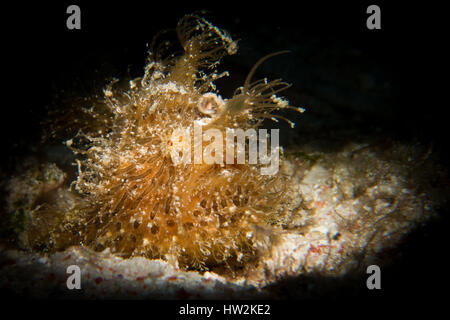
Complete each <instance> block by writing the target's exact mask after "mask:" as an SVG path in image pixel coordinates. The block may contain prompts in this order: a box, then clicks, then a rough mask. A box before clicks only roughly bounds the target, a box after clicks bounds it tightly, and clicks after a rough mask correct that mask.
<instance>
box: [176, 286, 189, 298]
mask: <svg viewBox="0 0 450 320" xmlns="http://www.w3.org/2000/svg"><path fill="white" fill-rule="evenodd" d="M190 296H191V295H190V294H189V293H188V292H187V291H186V290H184V289H183V288H181V289H180V290H178V291H177V294H176V297H177V298H178V299H187V298H189V297H190Z"/></svg>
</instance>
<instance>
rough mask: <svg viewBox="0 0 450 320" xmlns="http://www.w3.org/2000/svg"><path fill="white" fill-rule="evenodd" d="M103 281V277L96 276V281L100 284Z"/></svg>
mask: <svg viewBox="0 0 450 320" xmlns="http://www.w3.org/2000/svg"><path fill="white" fill-rule="evenodd" d="M102 281H103V278H102V277H98V278H95V283H96V284H100V283H101V282H102Z"/></svg>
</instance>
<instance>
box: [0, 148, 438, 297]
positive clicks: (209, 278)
mask: <svg viewBox="0 0 450 320" xmlns="http://www.w3.org/2000/svg"><path fill="white" fill-rule="evenodd" d="M318 150H319V148H317V146H315V145H313V144H311V145H305V146H303V147H302V148H301V149H298V150H296V151H295V152H293V151H291V152H289V153H287V160H286V162H285V163H284V165H283V174H285V175H286V176H289V177H290V178H289V180H288V181H289V185H288V186H287V187H288V188H289V197H288V200H287V201H286V203H285V204H284V210H285V212H286V214H285V215H283V221H278V222H277V223H278V224H279V225H281V226H282V227H281V228H280V230H279V238H278V240H277V241H276V243H274V244H273V247H272V249H271V251H270V252H269V253H268V254H266V255H264V256H261V257H260V258H259V260H258V261H257V262H256V263H255V265H254V267H252V268H247V269H246V270H233V269H232V268H217V269H214V268H213V269H211V270H209V271H207V272H198V271H185V270H181V269H177V267H176V266H173V265H171V264H169V263H168V262H166V261H163V260H150V259H147V258H144V257H133V258H128V259H125V258H122V257H120V256H118V255H115V254H112V253H111V252H110V251H109V249H106V250H105V251H103V252H94V251H92V250H90V249H87V248H84V247H81V246H73V247H70V248H68V249H66V250H65V251H62V252H56V253H36V252H34V253H33V252H28V251H24V250H20V249H18V248H13V247H11V246H10V245H8V244H7V243H3V244H2V248H1V255H0V257H1V260H0V270H1V276H0V287H1V288H3V289H8V290H10V291H12V292H13V293H15V294H17V295H25V296H32V297H41V298H42V297H58V298H60V297H82V298H131V299H133V298H159V299H161V298H162V299H177V298H194V299H195V298H200V299H211V298H231V299H233V298H268V297H276V296H277V295H276V293H277V294H279V292H280V287H283V286H284V287H286V288H289V289H286V290H290V292H289V293H288V296H296V297H302V296H309V295H310V294H311V292H310V290H314V289H312V288H311V289H308V288H305V287H304V286H295V285H292V284H295V282H296V281H298V279H299V278H300V277H302V276H309V275H314V276H315V277H317V276H318V277H340V276H345V275H348V274H352V273H354V272H356V271H358V270H361V269H365V268H366V267H367V266H368V265H370V264H377V265H380V266H384V265H387V264H388V263H389V261H390V260H391V258H393V257H387V258H386V255H384V254H383V253H384V252H386V250H389V249H391V248H395V247H396V246H397V245H398V244H399V243H400V242H401V240H402V239H403V238H404V237H405V236H406V235H407V234H408V233H410V232H411V231H413V230H414V229H416V228H417V227H418V226H420V225H421V224H423V223H424V222H426V221H428V220H429V219H433V216H435V215H436V210H437V209H438V208H439V206H440V205H442V204H443V201H444V200H445V197H444V195H445V192H444V189H443V188H442V184H440V183H439V180H442V179H443V178H444V176H445V172H444V170H443V169H442V168H440V167H439V165H438V164H437V163H436V162H435V161H434V157H433V150H432V149H431V148H429V147H424V146H422V145H420V144H410V145H405V144H401V143H397V142H392V141H390V142H386V141H385V142H382V143H379V142H378V143H374V142H367V143H364V144H356V143H354V144H351V143H349V144H347V145H345V146H344V147H341V148H339V149H337V150H336V149H333V148H330V149H329V150H333V151H328V152H324V151H318ZM64 177H65V173H64V172H63V171H62V170H61V169H59V168H58V167H57V165H55V164H45V165H42V164H38V163H37V162H34V161H30V163H29V165H28V171H25V173H23V174H22V175H18V176H16V177H14V178H12V179H11V180H10V182H9V186H8V188H9V191H10V195H9V200H8V203H9V204H10V207H11V208H12V207H14V204H17V203H21V204H22V207H21V210H25V211H26V210H27V208H26V205H27V203H28V204H30V203H35V200H36V198H38V197H39V196H40V194H42V193H43V192H47V191H48V190H49V189H51V190H52V193H53V194H55V196H56V197H57V198H58V199H60V200H59V201H66V202H67V201H69V202H70V195H69V193H68V192H69V191H68V189H67V188H66V187H64V184H63V181H64ZM25 214H26V215H28V216H29V217H30V218H31V219H33V212H32V211H29V212H25ZM24 232H25V231H24ZM23 237H24V239H23V241H26V239H25V238H26V234H23ZM70 265H77V266H79V267H80V269H81V275H82V276H81V290H68V289H67V285H66V280H67V277H68V274H67V272H66V270H67V267H68V266H70ZM286 279H288V280H289V281H288V283H290V284H289V285H286V283H287V280H286ZM296 279H297V280H296Z"/></svg>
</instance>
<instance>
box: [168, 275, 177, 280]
mask: <svg viewBox="0 0 450 320" xmlns="http://www.w3.org/2000/svg"><path fill="white" fill-rule="evenodd" d="M177 279H178V278H177V276H171V277H169V279H168V280H169V281H175V280H177Z"/></svg>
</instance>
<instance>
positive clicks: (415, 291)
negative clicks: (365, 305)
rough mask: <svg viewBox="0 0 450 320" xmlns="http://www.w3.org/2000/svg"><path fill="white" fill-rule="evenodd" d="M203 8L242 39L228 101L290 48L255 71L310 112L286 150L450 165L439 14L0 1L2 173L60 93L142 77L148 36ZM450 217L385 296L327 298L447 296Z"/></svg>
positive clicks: (354, 7) (328, 4)
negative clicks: (374, 15)
mask: <svg viewBox="0 0 450 320" xmlns="http://www.w3.org/2000/svg"><path fill="white" fill-rule="evenodd" d="M70 4H77V5H79V6H80V8H81V25H82V26H81V30H68V29H67V28H66V19H67V17H68V14H66V8H67V7H68V6H69V5H70ZM370 4H377V5H379V6H380V8H381V25H382V29H381V30H368V29H367V28H366V19H367V17H368V15H367V14H366V8H367V6H368V5H370ZM199 10H206V11H207V13H206V14H205V15H204V16H205V17H207V18H208V19H209V20H210V21H211V22H212V23H214V24H215V25H217V26H219V27H221V28H223V29H225V30H227V31H228V32H230V34H231V36H232V37H233V38H234V39H241V40H240V42H239V45H240V50H239V51H238V54H237V55H235V56H232V57H226V58H225V59H224V60H223V63H222V64H221V68H223V69H225V70H230V74H231V77H230V78H228V79H224V80H221V81H220V82H218V86H219V89H221V93H222V94H223V95H224V96H225V97H229V96H230V94H232V92H233V90H234V89H235V88H236V87H237V86H240V85H242V84H243V80H244V79H245V75H246V73H247V72H248V71H249V70H250V68H251V67H252V65H253V64H254V63H255V62H256V61H257V60H258V59H259V58H260V57H262V56H264V55H266V54H269V53H272V52H276V51H279V50H286V49H287V50H291V53H290V54H286V55H283V56H278V57H275V58H273V59H271V60H270V61H268V62H266V63H265V64H263V65H262V66H261V68H260V69H259V71H258V73H257V75H258V76H261V77H265V76H268V77H269V78H272V79H273V78H279V77H280V78H283V79H285V80H286V81H288V82H290V83H293V87H292V88H290V89H289V90H287V91H286V92H285V93H284V95H285V96H286V97H288V98H289V100H290V101H291V103H292V104H293V105H296V106H304V107H305V108H307V112H306V113H305V114H304V115H302V116H299V117H297V116H295V115H293V114H291V115H290V116H291V118H294V119H295V120H296V121H295V122H296V124H297V125H296V129H295V131H290V133H289V134H287V137H288V138H287V139H286V140H284V141H283V140H282V143H284V144H286V145H288V146H289V145H292V144H301V143H305V141H309V140H308V139H319V140H320V139H322V140H327V139H335V140H336V141H341V142H345V141H350V140H352V139H353V140H355V141H358V139H360V137H365V136H374V135H376V136H378V137H379V138H380V139H384V138H388V137H390V138H394V139H398V140H404V141H419V142H420V143H423V144H429V143H432V144H433V146H434V148H435V150H436V152H439V153H440V155H441V161H442V162H443V163H444V164H447V161H448V160H447V159H448V158H447V143H446V139H447V134H446V133H447V126H448V125H447V119H448V118H447V113H446V109H447V108H448V102H447V101H446V100H440V95H441V94H442V93H445V92H446V89H447V88H446V87H447V83H448V80H447V79H446V78H445V77H444V75H445V73H444V65H443V64H442V63H441V58H442V57H443V56H444V52H443V51H442V50H441V49H440V47H441V45H442V43H443V42H444V41H446V37H444V33H443V29H442V27H443V23H444V21H445V20H444V19H443V8H440V7H438V6H433V5H432V4H424V3H419V4H412V3H409V2H402V3H398V4H397V5H394V4H392V1H391V3H387V2H384V1H371V2H367V1H359V2H354V3H349V2H347V1H346V2H345V3H339V4H336V3H334V4H333V2H332V1H314V4H312V3H311V2H310V1H308V2H306V1H302V2H299V1H295V2H294V1H292V2H288V1H269V2H262V1H260V2H256V1H252V2H250V1H249V2H244V1H240V2H238V1H221V2H214V3H213V4H212V3H204V4H202V3H193V2H189V3H188V2H182V3H180V2H172V1H159V2H156V1H142V2H141V1H139V2H138V1H135V2H131V1H128V2H127V1H122V2H119V1H116V2H107V1H96V2H95V4H93V3H92V2H88V1H73V2H68V1H58V2H55V3H52V4H50V3H43V2H32V3H31V2H30V3H23V2H18V3H16V4H6V5H2V18H1V30H2V31H1V32H2V38H1V44H2V53H3V55H2V56H3V57H2V58H1V59H2V62H3V63H2V78H3V80H4V81H3V85H2V88H3V91H2V98H3V99H2V102H1V105H2V115H1V117H0V119H1V123H0V134H1V137H2V139H1V142H0V147H1V150H2V154H3V156H2V157H1V170H2V177H8V176H9V175H10V174H11V172H12V171H13V170H14V167H15V166H16V165H17V163H18V162H20V161H21V159H22V157H24V156H26V155H27V154H30V153H32V152H34V150H36V149H37V146H38V145H39V141H40V136H41V125H40V122H41V121H42V120H43V119H45V116H46V114H47V110H48V108H53V107H54V106H55V104H56V105H57V104H58V101H60V100H59V99H60V97H61V96H64V95H79V96H87V95H89V94H92V92H98V90H100V89H101V88H102V87H103V86H104V85H105V83H106V82H105V79H108V78H111V77H118V78H123V77H129V76H131V77H136V76H139V75H140V74H141V73H142V70H143V67H144V64H145V59H146V57H147V47H146V44H147V43H149V42H150V41H151V40H152V37H153V35H155V33H156V32H157V31H159V30H162V29H165V28H173V27H175V26H176V23H177V21H178V20H179V19H180V18H181V17H182V16H183V15H184V14H186V13H192V12H196V13H198V12H199ZM55 101H56V102H55ZM60 108H67V105H64V104H61V106H60ZM282 130H285V129H282ZM286 130H287V129H286ZM299 137H301V138H299ZM447 211H448V210H446V209H443V210H442V218H440V219H437V220H435V221H434V222H431V223H430V224H429V225H428V226H427V227H425V228H424V229H421V230H419V231H418V232H416V233H415V234H413V235H411V236H410V237H409V238H408V240H407V241H406V242H405V244H404V245H403V246H402V247H401V248H400V249H401V251H402V257H401V258H400V259H399V260H398V261H397V262H396V263H395V264H394V266H393V267H391V268H389V269H388V270H386V271H383V274H382V287H383V289H382V290H381V291H378V292H369V291H368V290H355V291H352V290H353V289H351V288H350V289H348V290H347V291H345V292H341V293H332V294H331V293H330V295H331V297H330V298H338V299H339V298H342V297H343V296H345V295H350V296H352V299H360V300H361V301H379V302H380V303H388V302H390V303H392V302H395V301H396V302H398V304H403V303H404V302H405V301H412V300H414V301H422V302H424V301H426V302H435V301H440V300H441V299H443V298H444V295H442V294H441V293H440V291H439V289H445V286H446V283H448V280H447V279H446V278H447V277H446V274H447V272H446V269H445V267H446V263H445V262H444V261H443V259H444V257H445V254H446V251H447V248H446V246H447V244H448V242H449V241H448V240H447V236H446V233H447V230H448V229H447V226H448V218H447V216H446V215H445V214H446V213H447ZM361 285H364V283H362V284H361ZM354 292H358V294H357V297H355V294H354ZM340 294H341V295H342V296H341V297H339V295H340ZM333 295H336V296H333Z"/></svg>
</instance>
